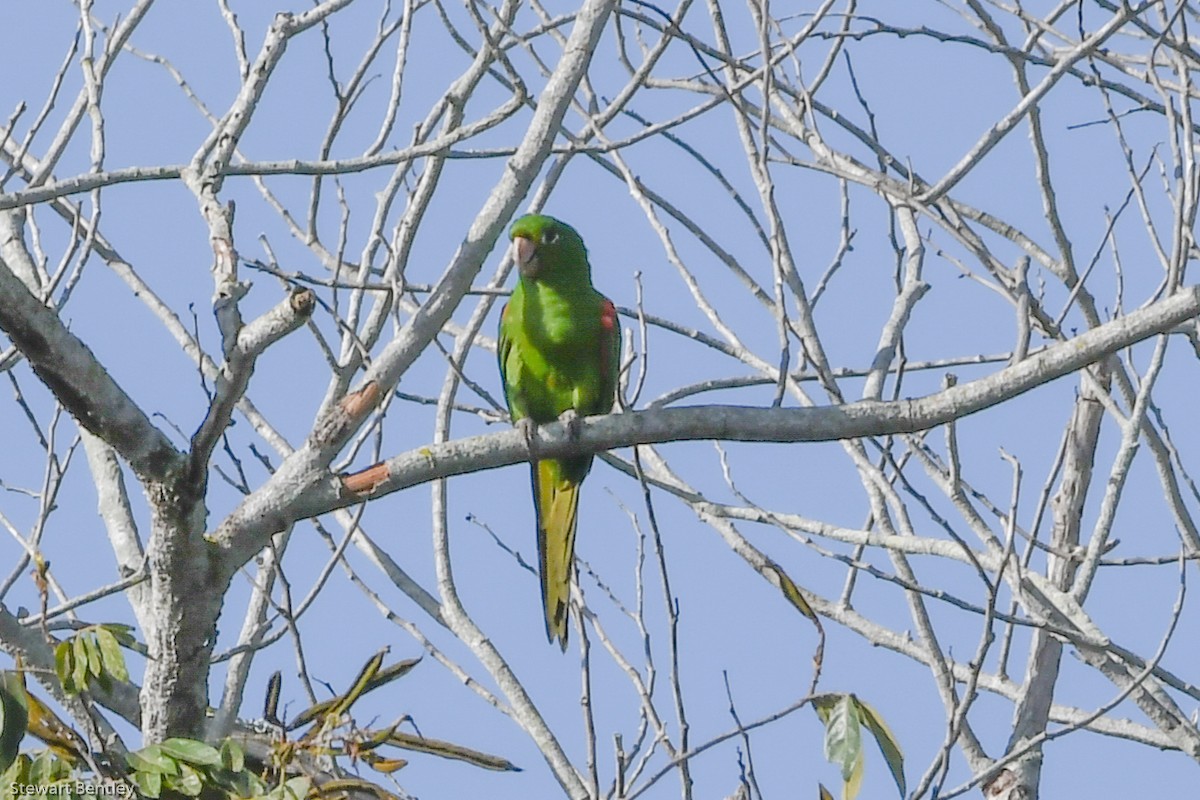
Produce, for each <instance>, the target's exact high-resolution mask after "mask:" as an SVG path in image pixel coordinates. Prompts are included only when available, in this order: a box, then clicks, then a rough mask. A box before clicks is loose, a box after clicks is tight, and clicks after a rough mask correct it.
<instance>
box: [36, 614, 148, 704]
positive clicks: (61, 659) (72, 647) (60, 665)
mask: <svg viewBox="0 0 1200 800" xmlns="http://www.w3.org/2000/svg"><path fill="white" fill-rule="evenodd" d="M129 630H130V629H129V627H128V626H127V625H116V624H105V625H89V626H88V627H86V628H83V629H82V630H80V631H79V632H78V633H76V634H75V635H74V636H73V637H71V638H69V639H64V640H63V641H61V642H59V644H58V646H57V647H56V648H54V670H55V672H57V673H58V680H59V681H60V682H61V683H62V686H63V689H64V690H65V691H66V692H67V693H68V694H78V693H79V692H82V691H83V690H84V689H86V688H87V686H88V683H89V681H93V682H95V684H96V685H97V686H99V687H100V688H101V689H103V690H105V691H107V690H109V689H111V688H112V685H113V681H120V682H125V681H128V680H129V669H128V668H127V667H126V666H125V655H124V654H123V653H122V652H121V646H122V645H124V646H126V647H128V646H129V645H131V644H132V643H133V636H132V635H130V633H129Z"/></svg>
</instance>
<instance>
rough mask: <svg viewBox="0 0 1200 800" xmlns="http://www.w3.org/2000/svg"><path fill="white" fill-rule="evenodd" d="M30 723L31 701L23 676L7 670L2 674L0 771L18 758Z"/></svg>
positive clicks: (0, 691) (0, 689) (0, 682)
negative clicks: (23, 682)
mask: <svg viewBox="0 0 1200 800" xmlns="http://www.w3.org/2000/svg"><path fill="white" fill-rule="evenodd" d="M28 725H29V701H28V699H27V697H26V695H25V686H24V685H23V684H22V682H21V676H20V674H19V673H16V672H5V673H3V674H2V675H0V771H3V770H6V769H8V768H9V766H10V765H11V764H12V763H13V761H15V760H16V758H17V751H18V750H19V748H20V746H21V740H22V739H24V738H25V729H26V728H27V727H28Z"/></svg>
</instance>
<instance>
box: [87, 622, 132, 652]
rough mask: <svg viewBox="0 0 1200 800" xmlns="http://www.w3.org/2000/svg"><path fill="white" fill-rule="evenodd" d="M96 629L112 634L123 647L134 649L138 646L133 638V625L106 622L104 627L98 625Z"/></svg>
mask: <svg viewBox="0 0 1200 800" xmlns="http://www.w3.org/2000/svg"><path fill="white" fill-rule="evenodd" d="M96 627H97V628H99V629H101V630H105V631H108V632H109V633H111V634H112V635H113V636H114V637H115V638H116V640H117V642H118V643H119V644H120V645H121V646H122V647H133V646H134V645H135V644H137V639H135V638H133V626H132V625H126V624H124V623H121V622H105V623H104V624H103V625H97V626H96Z"/></svg>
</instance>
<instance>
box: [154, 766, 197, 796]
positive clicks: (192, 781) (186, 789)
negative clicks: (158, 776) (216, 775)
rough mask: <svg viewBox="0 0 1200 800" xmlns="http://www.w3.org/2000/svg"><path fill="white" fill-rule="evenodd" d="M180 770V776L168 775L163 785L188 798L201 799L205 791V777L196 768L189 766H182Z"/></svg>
mask: <svg viewBox="0 0 1200 800" xmlns="http://www.w3.org/2000/svg"><path fill="white" fill-rule="evenodd" d="M179 768H180V772H179V774H178V775H167V776H165V777H164V778H163V785H165V786H166V787H168V788H170V789H174V790H175V791H177V792H179V793H180V794H183V795H186V796H188V797H199V796H200V793H201V792H202V791H204V778H203V776H202V775H201V774H200V773H199V772H197V771H196V769H195V767H189V766H188V765H187V764H180V765H179Z"/></svg>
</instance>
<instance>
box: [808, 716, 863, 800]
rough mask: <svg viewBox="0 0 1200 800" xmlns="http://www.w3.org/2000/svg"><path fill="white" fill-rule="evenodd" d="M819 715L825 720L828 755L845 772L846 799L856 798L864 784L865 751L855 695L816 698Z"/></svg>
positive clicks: (843, 776)
mask: <svg viewBox="0 0 1200 800" xmlns="http://www.w3.org/2000/svg"><path fill="white" fill-rule="evenodd" d="M814 707H815V708H816V711H817V715H818V716H820V717H821V719H822V721H823V722H824V723H825V758H826V759H827V760H828V761H830V762H831V763H833V764H836V765H837V766H838V767H839V768H840V769H841V772H842V783H843V788H842V797H843V800H854V798H855V796H856V795H857V794H858V788H859V786H860V785H861V783H862V771H863V753H862V731H861V730H860V725H861V721H860V720H859V716H858V705H857V704H856V703H855V701H854V696H853V695H849V694H841V695H824V696H823V697H822V700H821V702H820V703H818V702H817V701H816V700H814Z"/></svg>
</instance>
